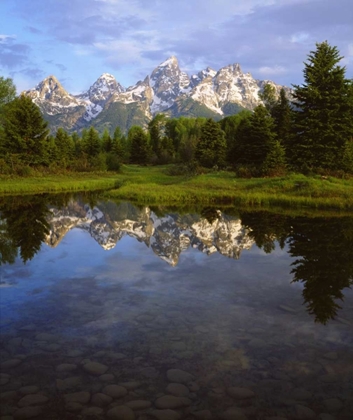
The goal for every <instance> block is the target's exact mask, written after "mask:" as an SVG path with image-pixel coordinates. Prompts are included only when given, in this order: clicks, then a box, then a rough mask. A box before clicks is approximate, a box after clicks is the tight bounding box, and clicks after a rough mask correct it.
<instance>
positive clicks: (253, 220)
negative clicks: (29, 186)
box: [0, 193, 353, 324]
mask: <svg viewBox="0 0 353 420" xmlns="http://www.w3.org/2000/svg"><path fill="white" fill-rule="evenodd" d="M71 199H72V196H71V195H70V194H66V195H39V196H28V197H8V198H2V199H1V200H0V217H1V220H0V265H1V264H12V263H14V262H15V259H16V257H17V256H18V254H19V255H20V257H21V259H22V261H23V262H26V261H28V260H31V259H32V258H33V256H34V255H35V254H36V253H37V252H38V251H39V250H40V248H41V245H42V243H43V242H44V241H45V239H46V237H47V235H48V233H49V229H50V225H49V222H50V218H51V211H50V207H58V208H61V207H63V206H66V205H67V203H68V202H69V200H71ZM81 201H83V202H86V203H87V202H88V203H89V204H90V207H91V208H92V207H94V206H95V205H96V204H97V203H98V206H100V207H101V209H102V211H103V212H104V208H105V206H106V205H105V204H104V203H101V204H102V205H100V204H99V203H100V201H99V193H95V194H89V195H84V196H82V197H81ZM112 206H113V207H114V206H115V207H116V210H115V211H112V209H111V207H112ZM109 208H110V212H111V213H112V214H114V213H117V214H118V213H119V211H118V210H119V208H120V207H119V205H117V204H114V203H111V202H110V203H109ZM136 211H137V212H139V211H138V209H136ZM220 215H221V212H220V211H219V210H218V209H215V208H212V207H207V208H205V209H204V210H202V211H201V217H202V218H205V219H207V220H208V222H209V223H210V224H212V223H213V222H214V221H215V220H216V219H218V218H219V217H220ZM240 218H241V221H242V225H243V226H244V227H247V228H249V229H250V232H249V233H248V234H249V236H250V237H251V238H252V239H253V240H254V241H255V243H256V245H257V246H258V247H259V248H261V249H263V250H264V251H265V252H266V253H271V252H272V251H273V250H274V249H275V247H276V245H277V244H278V245H279V246H280V248H281V249H284V248H285V247H287V248H288V253H289V255H291V256H292V257H293V258H294V261H293V262H292V267H293V268H292V271H291V273H292V274H293V280H292V281H293V282H300V283H302V284H303V286H304V289H303V298H304V302H305V304H306V306H307V310H308V312H309V313H310V314H312V315H313V316H314V318H315V321H316V322H320V323H323V324H326V323H327V322H328V321H329V320H331V319H334V318H335V317H336V316H337V311H338V309H340V308H341V307H340V305H339V304H338V303H337V300H341V301H343V298H344V295H343V290H344V289H345V288H348V287H350V286H351V285H352V284H353V251H352V250H353V218H352V217H312V218H309V217H292V216H286V215H280V214H275V213H271V212H266V211H257V212H249V211H247V212H240Z"/></svg>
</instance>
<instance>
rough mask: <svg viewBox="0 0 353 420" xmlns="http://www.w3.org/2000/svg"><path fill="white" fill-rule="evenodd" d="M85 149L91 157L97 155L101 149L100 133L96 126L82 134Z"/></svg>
mask: <svg viewBox="0 0 353 420" xmlns="http://www.w3.org/2000/svg"><path fill="white" fill-rule="evenodd" d="M82 141H83V151H84V152H85V153H86V154H87V155H88V156H89V157H97V156H98V155H99V153H100V151H101V149H102V148H101V141H100V138H99V133H98V131H97V130H96V129H95V128H94V127H90V128H89V130H88V131H87V132H85V133H83V134H82Z"/></svg>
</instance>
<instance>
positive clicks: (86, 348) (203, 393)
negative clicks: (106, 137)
mask: <svg viewBox="0 0 353 420" xmlns="http://www.w3.org/2000/svg"><path fill="white" fill-rule="evenodd" d="M0 216H1V221H0V258H1V260H0V263H1V265H0V311H1V336H0V338H1V343H0V357H1V374H0V393H1V395H0V399H1V412H0V419H1V420H3V419H4V420H5V419H6V420H11V419H13V418H15V419H27V418H35V419H121V420H130V419H131V420H133V419H139V420H148V419H157V420H158V419H160V420H169V419H170V420H174V419H175V420H176V419H181V420H183V419H188V420H189V419H190V420H192V419H224V420H228V419H235V420H246V419H248V420H252V419H254V420H255V419H259V420H261V419H275V418H276V419H278V420H280V419H288V420H292V419H293V420H294V419H298V420H299V419H320V420H332V419H337V420H341V419H342V420H352V419H353V293H352V290H351V288H350V287H349V286H351V285H352V284H353V218H352V217H333V216H332V217H330V216H325V217H323V216H321V217H315V218H305V217H290V216H285V215H279V214H275V213H269V212H254V213H251V212H244V211H237V209H228V210H222V209H212V208H205V209H201V210H200V211H199V212H195V211H188V210H185V209H184V210H182V211H181V210H177V209H172V210H170V209H169V210H168V209H164V208H162V207H159V208H148V207H135V206H133V205H131V204H129V203H120V204H116V203H113V202H104V201H101V200H99V199H97V197H76V198H70V197H68V196H65V197H49V198H48V197H45V196H41V197H27V198H13V197H12V198H11V197H10V198H7V199H2V200H1V202H0Z"/></svg>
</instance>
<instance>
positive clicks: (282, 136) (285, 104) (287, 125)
mask: <svg viewBox="0 0 353 420" xmlns="http://www.w3.org/2000/svg"><path fill="white" fill-rule="evenodd" d="M271 115H272V117H273V119H274V122H275V131H276V134H277V139H278V140H279V142H280V143H281V144H282V145H283V146H284V147H290V141H291V136H292V117H293V115H292V109H291V106H290V103H289V100H288V98H287V95H286V92H285V90H284V89H283V88H282V89H281V91H280V94H279V99H278V101H277V103H276V105H275V106H274V107H273V109H272V113H271Z"/></svg>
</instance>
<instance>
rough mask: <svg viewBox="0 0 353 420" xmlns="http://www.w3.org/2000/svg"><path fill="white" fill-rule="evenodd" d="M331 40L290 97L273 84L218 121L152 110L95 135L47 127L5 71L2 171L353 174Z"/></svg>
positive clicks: (351, 111) (342, 77)
mask: <svg viewBox="0 0 353 420" xmlns="http://www.w3.org/2000/svg"><path fill="white" fill-rule="evenodd" d="M341 59H342V57H341V56H340V53H339V51H338V49H337V48H336V47H332V46H330V45H329V44H328V43H327V42H323V43H318V44H316V50H315V51H311V52H310V53H309V55H308V58H307V62H306V63H304V70H303V73H304V75H303V76H304V83H303V84H302V85H293V86H292V92H291V97H288V96H287V95H286V93H285V91H284V90H283V89H282V90H281V92H280V95H279V96H278V95H276V91H275V89H274V87H273V86H272V85H270V84H267V85H266V86H265V88H264V90H263V92H262V93H261V94H260V97H261V99H262V102H263V104H261V105H258V106H257V107H256V108H255V109H254V110H253V111H247V110H246V111H244V110H243V111H241V112H239V113H238V114H235V115H232V116H229V117H226V118H223V119H222V120H220V121H218V122H216V121H214V120H212V119H206V118H186V117H179V118H167V117H166V116H165V115H164V114H158V115H156V116H155V117H154V118H153V119H152V120H151V121H150V122H149V124H148V127H139V126H132V127H131V128H130V129H129V131H128V132H127V133H122V131H121V130H120V128H119V127H116V128H115V131H114V133H109V131H108V130H107V129H105V130H104V132H103V133H99V132H98V131H97V130H96V129H95V128H94V127H93V126H91V127H90V128H86V129H83V130H82V132H80V133H77V132H73V133H67V132H66V131H65V130H64V129H63V128H59V129H58V130H57V132H56V133H55V134H52V133H50V130H49V127H48V123H47V122H46V121H45V120H44V119H43V117H42V115H41V112H40V109H39V108H38V107H37V105H35V104H34V103H33V102H32V100H31V99H30V98H29V97H26V96H24V95H20V96H16V88H15V86H14V84H13V82H12V80H11V79H9V78H7V79H5V78H3V77H0V174H3V175H8V176H21V177H30V176H33V175H37V174H40V173H45V174H59V173H67V172H91V171H94V172H96V171H119V169H120V168H121V165H122V164H138V165H165V164H173V165H172V166H171V167H170V168H169V173H170V174H173V173H174V174H175V175H180V174H189V175H196V174H199V173H203V172H205V171H206V172H207V171H208V170H213V171H217V170H229V171H234V172H235V174H236V176H238V177H242V178H252V177H277V176H282V175H285V174H286V173H289V172H292V173H293V172H295V173H302V174H305V175H311V174H319V175H321V176H328V175H330V176H336V177H339V178H346V177H350V175H351V174H353V81H352V80H350V79H347V78H346V69H345V67H342V66H340V65H339V64H338V63H339V62H340V61H341Z"/></svg>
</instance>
